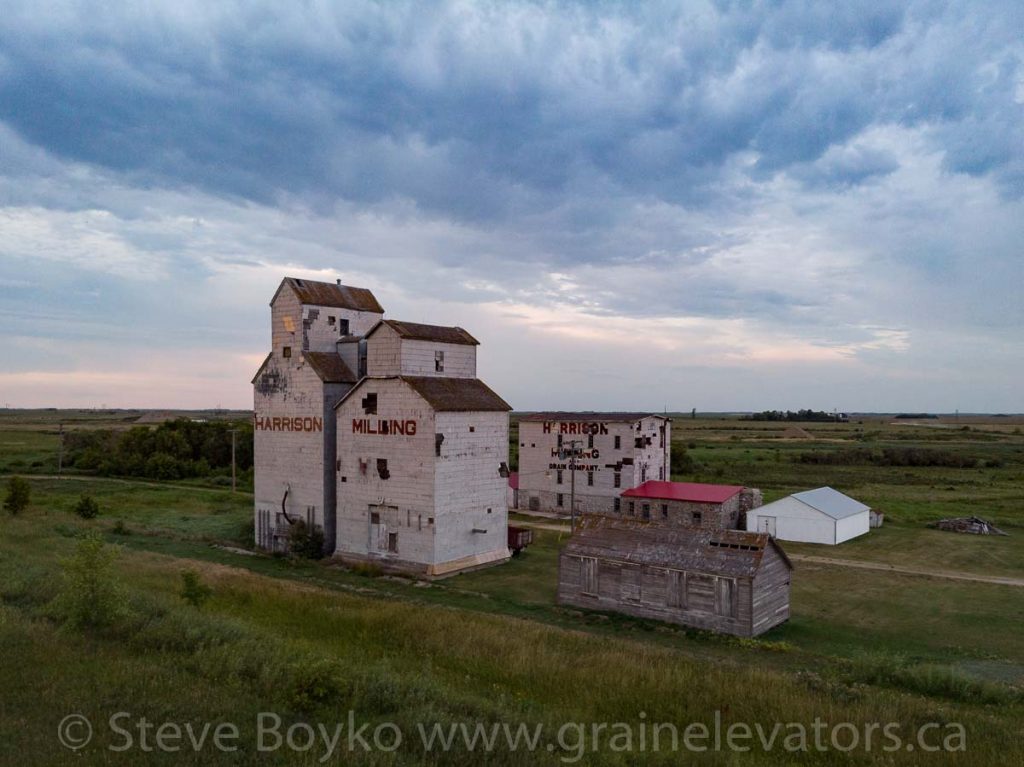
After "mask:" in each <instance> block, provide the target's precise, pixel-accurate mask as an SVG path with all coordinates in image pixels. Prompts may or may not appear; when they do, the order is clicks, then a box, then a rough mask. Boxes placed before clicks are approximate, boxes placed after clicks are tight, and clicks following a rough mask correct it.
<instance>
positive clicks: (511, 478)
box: [508, 471, 519, 490]
mask: <svg viewBox="0 0 1024 767" xmlns="http://www.w3.org/2000/svg"><path fill="white" fill-rule="evenodd" d="M508 486H509V487H511V488H512V489H513V490H518V489H519V472H518V471H513V472H511V473H510V474H509V475H508Z"/></svg>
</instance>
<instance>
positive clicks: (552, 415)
mask: <svg viewBox="0 0 1024 767" xmlns="http://www.w3.org/2000/svg"><path fill="white" fill-rule="evenodd" d="M641 418H662V419H664V420H666V421H669V420H671V419H670V418H665V416H663V415H658V414H657V413H598V412H594V411H581V412H565V411H557V410H552V411H548V412H544V413H529V414H527V415H524V416H522V417H520V419H519V420H520V421H596V422H598V423H600V422H602V421H603V422H606V423H636V422H637V421H639V420H640V419H641Z"/></svg>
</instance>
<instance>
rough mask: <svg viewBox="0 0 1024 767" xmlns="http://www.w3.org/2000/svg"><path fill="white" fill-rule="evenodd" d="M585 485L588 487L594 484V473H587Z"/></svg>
mask: <svg viewBox="0 0 1024 767" xmlns="http://www.w3.org/2000/svg"><path fill="white" fill-rule="evenodd" d="M587 484H588V485H593V484H594V472H592V471H588V472H587Z"/></svg>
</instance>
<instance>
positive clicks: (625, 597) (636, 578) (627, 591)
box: [620, 565, 640, 602]
mask: <svg viewBox="0 0 1024 767" xmlns="http://www.w3.org/2000/svg"><path fill="white" fill-rule="evenodd" d="M620 594H621V596H622V601H623V602H639V601H640V568H639V567H638V566H636V565H623V567H622V580H621V581H620Z"/></svg>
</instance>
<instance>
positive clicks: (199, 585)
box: [181, 570, 213, 608]
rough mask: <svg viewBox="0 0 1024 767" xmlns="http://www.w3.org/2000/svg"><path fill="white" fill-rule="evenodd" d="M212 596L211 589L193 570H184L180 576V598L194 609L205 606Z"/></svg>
mask: <svg viewBox="0 0 1024 767" xmlns="http://www.w3.org/2000/svg"><path fill="white" fill-rule="evenodd" d="M211 594H213V589H211V588H210V587H209V586H207V585H206V584H205V583H203V581H202V579H201V578H200V577H199V573H197V572H196V571H195V570H185V571H184V572H183V573H182V574H181V598H182V599H184V600H185V601H186V602H188V603H189V604H190V605H192V606H193V607H196V608H200V607H202V606H203V604H205V602H206V600H208V599H209V598H210V595H211Z"/></svg>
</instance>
